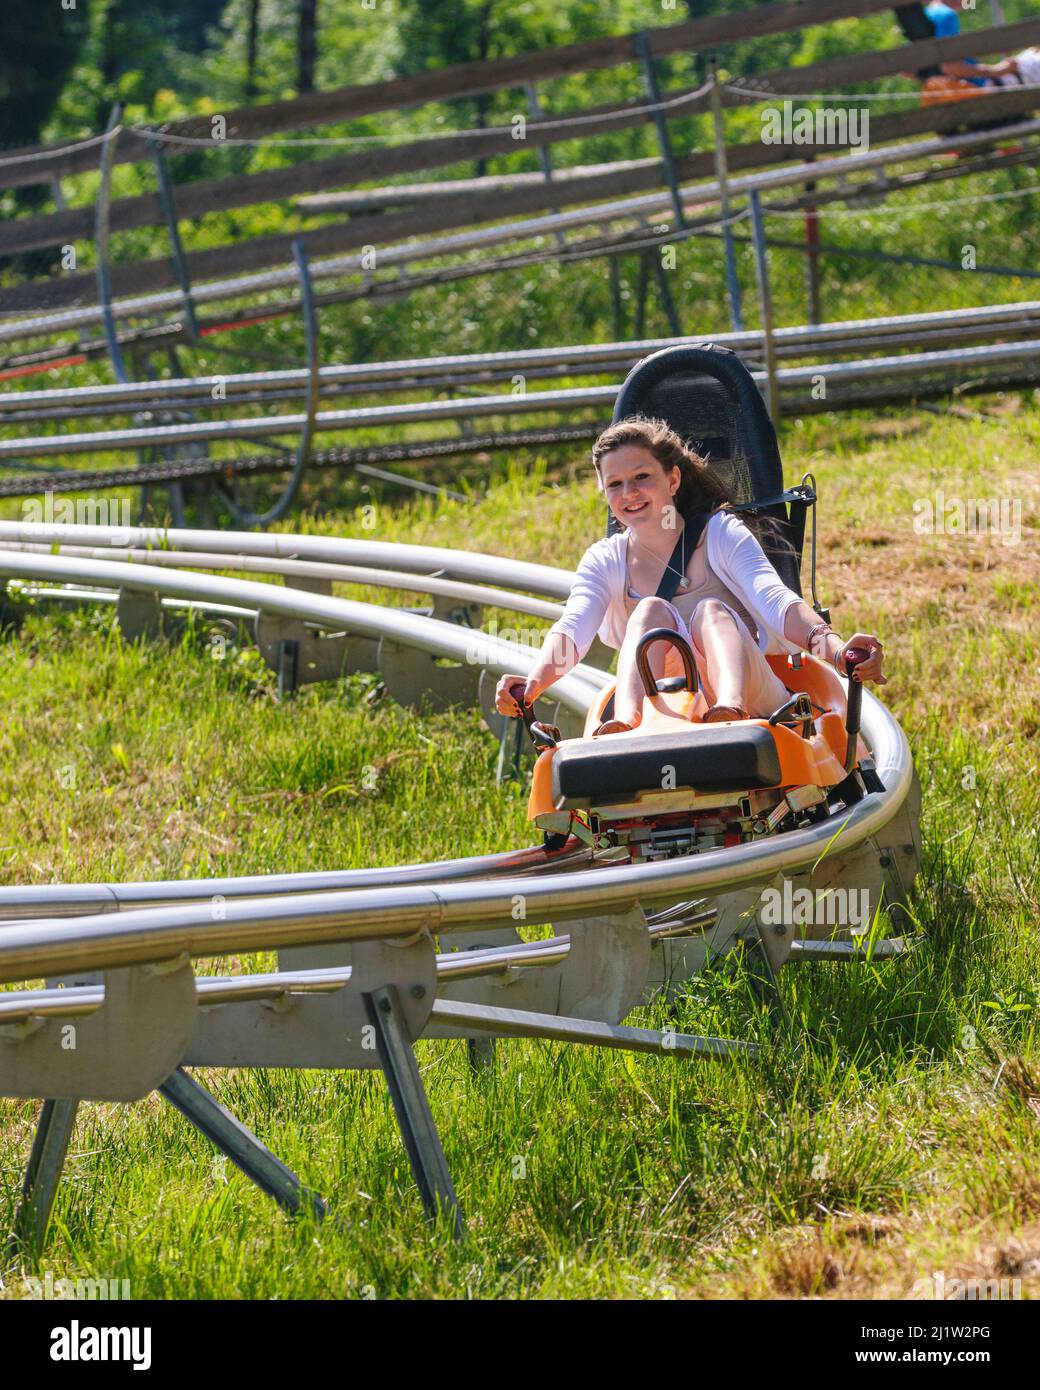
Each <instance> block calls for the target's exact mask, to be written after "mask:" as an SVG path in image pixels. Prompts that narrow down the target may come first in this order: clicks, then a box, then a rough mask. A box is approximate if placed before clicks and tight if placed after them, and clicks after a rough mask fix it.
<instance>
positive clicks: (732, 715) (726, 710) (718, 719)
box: [701, 705, 749, 724]
mask: <svg viewBox="0 0 1040 1390" xmlns="http://www.w3.org/2000/svg"><path fill="white" fill-rule="evenodd" d="M748 717H749V716H748V712H747V710H746V709H741V707H740V705H712V707H711V709H710V710H708V712H707V713H706V714H705V716H704V718H703V719H702V720H701V723H702V724H727V723H732V722H735V721H736V720H738V719H747V718H748Z"/></svg>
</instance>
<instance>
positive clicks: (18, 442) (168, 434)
mask: <svg viewBox="0 0 1040 1390" xmlns="http://www.w3.org/2000/svg"><path fill="white" fill-rule="evenodd" d="M1036 358H1040V338H1037V339H1032V338H1031V339H1027V340H1026V341H1024V342H1015V343H998V344H986V345H984V346H981V347H961V348H948V349H941V350H939V351H937V352H918V353H903V354H899V355H895V356H886V357H865V358H859V359H857V360H854V361H852V362H828V363H813V364H811V365H809V366H800V367H781V368H778V369H777V371H776V373H775V376H776V381H777V384H778V385H779V386H781V387H785V388H786V389H787V390H788V391H794V390H798V389H804V388H812V387H813V386H814V385H815V384H816V383H817V381H818V380H819V377H820V376H821V374H822V375H823V376H825V377H826V379H827V382H828V385H831V384H834V385H837V386H841V385H847V384H849V383H852V384H855V385H858V384H859V383H861V382H878V381H890V380H895V379H902V378H907V377H915V376H925V375H927V374H928V373H929V372H943V371H958V372H964V373H970V372H971V370H972V368H974V367H985V366H990V365H1004V364H1006V363H1009V362H1023V361H1032V360H1033V359H1036ZM752 376H753V378H754V380H755V382H756V384H757V385H759V386H760V387H761V386H763V385H764V384H765V373H764V372H761V371H756V372H752ZM619 389H620V388H619V387H617V386H591V387H580V388H577V389H573V390H558V391H555V390H550V391H530V392H527V393H525V394H523V395H521V396H513V395H506V396H477V397H473V396H468V397H467V396H462V397H455V398H452V399H450V400H446V401H421V402H414V403H407V404H402V405H387V406H369V407H362V408H357V409H350V410H328V411H320V412H318V414H317V415H316V416H315V417H314V421H313V425H314V429H315V430H316V431H323V432H324V431H348V430H353V429H362V428H371V427H374V426H381V425H407V424H410V423H412V422H414V421H423V420H461V419H479V418H481V417H485V416H501V417H508V416H511V415H530V414H550V415H551V414H553V413H555V412H562V413H568V412H571V411H579V410H586V409H596V410H598V411H601V412H602V411H606V410H609V409H611V408H612V407H613V403H614V400H615V399H616V397H617V393H618V390H619ZM308 418H309V417H308V416H306V415H284V416H258V417H256V418H253V419H245V420H211V421H204V422H193V423H191V424H182V425H149V426H146V427H143V428H132V429H109V430H98V431H96V432H93V433H89V434H54V435H36V436H31V437H28V438H21V439H5V440H0V463H2V462H3V461H4V460H5V459H20V458H46V457H51V456H53V455H55V454H64V453H70V454H81V453H91V452H95V451H98V452H108V451H115V450H134V449H139V448H143V447H157V446H159V445H162V444H172V445H177V444H185V443H188V442H196V441H212V440H221V439H232V440H238V439H254V438H263V437H265V436H268V435H278V434H287V433H290V432H295V431H298V430H300V429H302V428H304V427H305V426H306V424H307V422H308Z"/></svg>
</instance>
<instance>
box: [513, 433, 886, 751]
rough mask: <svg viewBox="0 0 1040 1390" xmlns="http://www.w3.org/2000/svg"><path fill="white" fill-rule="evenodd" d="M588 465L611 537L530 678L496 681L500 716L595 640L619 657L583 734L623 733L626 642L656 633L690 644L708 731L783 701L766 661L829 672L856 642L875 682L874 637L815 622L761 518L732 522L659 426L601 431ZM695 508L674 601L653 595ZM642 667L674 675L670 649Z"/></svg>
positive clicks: (703, 476)
mask: <svg viewBox="0 0 1040 1390" xmlns="http://www.w3.org/2000/svg"><path fill="white" fill-rule="evenodd" d="M592 461H593V464H594V465H595V468H596V473H597V478H598V482H599V486H600V489H601V490H602V491H603V492H604V493H605V494H606V498H607V504H608V505H609V507H610V510H611V512H612V513H613V515H614V517H615V518H616V520H617V521H618V523H619V525H620V527H621V528H622V529H621V530H620V531H619V532H617V533H616V534H614V535H613V536H608V537H607V538H606V539H604V540H599V541H596V543H595V544H594V545H591V546H590V547H589V548H588V550H587V551H586V552H585V554H584V556H583V557H582V560H581V563H580V565H579V566H578V572H577V578H576V580H575V583H574V587H573V588H572V590H571V593H570V597H569V598H568V600H567V604H566V606H565V608H564V611H563V616H562V617H561V618H560V619H559V620H558V621H557V622H555V623H554V624H553V626H552V627H551V628H550V630H549V632H548V634H547V635H546V638H545V642H544V643H543V645H542V650H541V652H540V653H539V655H538V660H537V661H536V663H535V666H534V669H533V670H532V672H531V674H530V675H529V676H527V677H524V676H518V675H506V676H503V677H502V679H501V680H500V681H499V683H498V687H497V690H496V692H495V707H496V708H497V709H498V711H499V713H501V714H506V715H517V714H519V713H520V710H519V707H518V705H517V701H516V699H515V698H514V696H513V695H512V693H511V688H512V687H513V686H523V699H524V701H525V703H527V704H531V703H532V702H533V701H534V700H535V699H537V697H538V696H539V695H541V694H543V693H544V692H545V691H546V690H548V689H549V687H550V686H551V685H552V684H553V683H554V682H555V681H558V680H559V679H560V677H561V676H563V675H566V673H567V672H568V671H569V670H571V668H572V667H573V666H576V665H577V663H578V662H579V661H581V660H582V658H583V657H584V655H585V653H586V652H587V651H588V649H589V647H590V646H591V645H592V639H593V638H594V637H595V635H596V633H597V632H598V633H599V636H600V637H601V639H602V640H603V641H604V642H605V643H606V645H607V646H610V647H616V648H619V649H620V655H619V657H618V672H617V689H616V693H615V698H614V714H615V716H616V717H615V718H613V719H610V720H607V721H605V722H604V723H602V724H601V725H600V726H599V728H598V729H597V730H596V732H595V734H594V735H593V736H594V737H596V736H598V735H600V734H612V733H621V732H626V731H628V730H630V729H634V728H635V727H636V725H637V724H638V723H639V721H640V719H641V717H642V702H643V694H644V692H643V683H642V681H641V679H640V677H639V672H638V671H637V670H636V663H635V653H636V647H637V646H638V643H639V639H640V638H641V637H642V636H643V634H644V633H646V632H648V631H649V630H650V629H651V628H655V627H670V628H673V629H674V630H675V631H677V632H681V633H683V634H684V635H685V636H687V637H688V638H689V640H690V644H691V646H692V648H693V652H694V655H695V658H696V662H697V672H698V675H699V677H700V682H701V686H702V692H703V693H701V694H699V695H698V701H697V706H696V707H695V711H696V713H697V715H698V717H700V718H701V719H703V720H704V721H705V722H706V723H714V722H716V721H720V720H726V719H746V718H748V717H751V718H764V717H766V716H768V715H770V714H772V713H773V711H774V710H776V709H779V707H780V706H781V705H782V704H783V703H784V702H785V701H786V700H787V699H789V698H790V694H791V692H790V691H788V689H787V687H786V686H785V685H784V684H783V682H782V681H781V680H780V679H779V677H778V676H777V675H776V674H775V673H774V672H773V670H772V668H771V667H770V665H769V663H768V662H767V661H766V659H765V653H767V652H771V653H780V652H796V651H802V650H805V651H809V652H811V653H812V654H813V655H815V656H820V657H823V658H824V659H825V660H827V661H833V662H834V663H835V666H836V667H837V663H838V659H839V658H840V656H841V653H842V651H843V650H844V648H845V646H846V645H848V646H855V647H865V648H867V650H868V651H869V652H870V656H869V658H868V659H867V660H865V661H863V662H861V663H860V665H859V666H858V667H857V668H856V673H855V675H854V676H853V679H860V680H865V681H877V682H878V683H879V684H881V685H884V684H886V678H885V676H884V675H883V674H882V670H881V667H882V661H883V654H882V646H881V643H880V642H879V641H878V639H877V638H876V637H873V636H871V635H870V634H869V633H865V632H857V633H856V634H855V636H854V637H852V638H851V639H850V641H849V642H848V643H843V642H842V640H841V638H840V637H839V636H838V634H837V633H836V632H835V631H834V629H833V628H831V627H830V626H828V624H826V623H821V622H820V620H819V616H818V615H817V614H816V613H815V612H814V611H813V609H812V608H810V607H809V606H808V604H806V603H804V602H803V601H802V600H801V599H800V598H799V597H798V595H797V594H796V593H794V591H793V590H791V589H789V588H788V587H787V586H786V585H785V584H784V583H783V581H782V580H781V579H780V577H779V576H778V574H777V572H776V570H775V569H774V568H773V566H772V564H771V563H770V561H769V560H768V559H767V558H766V555H765V553H764V551H763V550H762V547H761V545H760V544H759V542H758V540H757V539H756V537H755V534H754V533H753V531H752V530H751V529H750V528H751V527H752V526H754V527H755V529H756V530H760V529H762V528H764V527H766V526H768V525H769V523H768V522H757V523H756V522H752V521H749V522H747V523H745V522H744V521H741V520H740V519H739V517H738V515H737V514H736V513H735V512H733V511H731V510H730V506H731V504H732V501H733V498H732V497H731V496H730V494H729V492H728V491H727V489H726V487H725V485H724V484H723V482H722V481H721V479H720V478H719V477H717V475H716V474H714V473H713V472H712V471H711V469H710V468H709V467H708V466H707V464H706V463H705V461H704V459H702V458H701V457H700V456H699V455H698V454H696V453H694V452H693V450H691V449H689V448H687V447H686V445H685V444H684V443H683V442H682V440H681V439H680V438H679V436H678V435H677V434H675V433H674V431H673V430H671V429H669V427H668V426H667V425H666V424H665V423H664V422H663V421H661V420H646V419H642V418H638V417H636V418H633V419H630V420H624V421H622V422H621V423H620V424H617V425H611V427H610V428H609V429H608V430H605V431H604V433H603V434H601V435H600V437H599V438H598V439H597V440H596V443H595V444H594V446H593V450H592ZM701 513H710V517H709V520H708V523H707V525H706V526H705V527H704V530H703V532H702V534H701V537H700V540H699V542H698V544H697V546H696V548H695V549H694V550H693V553H692V554H686V553H685V552H683V561H684V564H683V573H682V578H681V579H680V580H679V587H678V589H677V590H676V593H675V597H674V599H673V600H671V601H669V600H666V599H661V598H656V597H654V595H655V594H656V592H657V589H658V587H659V586H660V583H661V579H662V576H663V575H664V571H665V567H666V566H667V565H668V563H669V560H670V558H671V556H672V554H673V551H674V550H675V548H676V542H677V540H678V539H679V537H680V536H681V535H682V534H683V532H684V529H685V524H686V518H688V517H693V516H696V515H698V514H701ZM648 659H649V663H650V668H651V670H652V671H653V673H654V675H655V676H657V677H659V678H660V677H662V676H672V675H680V674H682V663H681V660H680V657H679V653H678V651H677V650H676V649H675V647H674V646H672V645H670V644H668V645H666V644H665V643H663V642H660V643H654V644H653V646H651V648H650V650H649V653H648Z"/></svg>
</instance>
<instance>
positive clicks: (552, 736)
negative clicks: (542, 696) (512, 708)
mask: <svg viewBox="0 0 1040 1390" xmlns="http://www.w3.org/2000/svg"><path fill="white" fill-rule="evenodd" d="M517 692H519V694H518V693H517ZM509 693H510V695H512V697H513V699H514V700H515V701H516V703H517V704H518V705H519V706H520V717H521V719H522V720H523V721H524V728H525V729H526V730H527V733H528V735H529V737H530V739H531V742H532V743H533V744H534V746H535V748H536V749H537V750H538V752H539V753H541V752H542V751H543V750H544V749H546V748H555V747H556V745H557V744H558V743H559V741H560V738H561V734H560V731H559V729H558V728H557V727H556V725H555V724H543V723H542V722H541V721H540V720H538V719H535V717H534V705H533V704H530V705H529V704H528V703H527V702H526V700H525V699H524V687H523V686H522V685H511V686H510V687H509ZM510 718H512V719H515V718H516V715H515V714H514V715H511V716H510Z"/></svg>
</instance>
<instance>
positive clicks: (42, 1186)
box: [5, 1100, 79, 1260]
mask: <svg viewBox="0 0 1040 1390" xmlns="http://www.w3.org/2000/svg"><path fill="white" fill-rule="evenodd" d="M78 1109H79V1101H77V1100H45V1101H44V1102H43V1108H42V1109H41V1111H40V1118H39V1120H38V1121H37V1123H36V1134H35V1136H34V1138H33V1146H32V1152H31V1154H30V1155H29V1162H28V1164H27V1165H26V1169H25V1177H24V1179H23V1181H22V1200H21V1202H20V1204H19V1207H18V1214H17V1216H16V1217H15V1223H14V1230H13V1231H12V1233H11V1238H10V1241H9V1242H8V1246H7V1250H6V1253H5V1259H6V1260H13V1259H17V1258H18V1257H19V1256H24V1254H26V1253H28V1254H29V1256H30V1258H36V1257H37V1256H39V1254H40V1253H41V1252H42V1250H43V1247H44V1244H45V1242H46V1239H47V1228H48V1226H49V1225H50V1220H51V1212H52V1211H53V1210H54V1202H55V1199H56V1198H57V1195H58V1186H59V1184H60V1182H61V1174H62V1170H63V1168H64V1167H65V1157H66V1155H67V1154H68V1151H69V1142H70V1140H71V1139H72V1131H73V1128H74V1127H75V1124H76V1112H77V1110H78Z"/></svg>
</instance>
